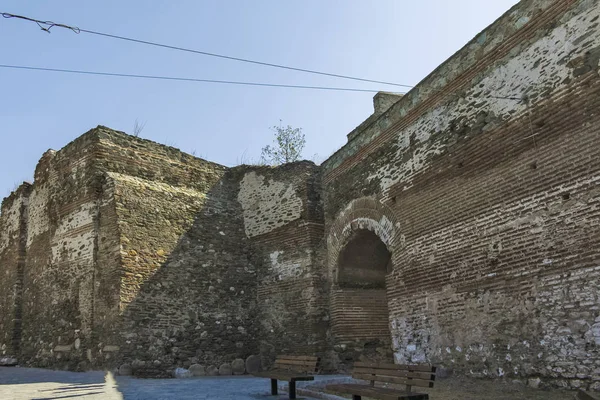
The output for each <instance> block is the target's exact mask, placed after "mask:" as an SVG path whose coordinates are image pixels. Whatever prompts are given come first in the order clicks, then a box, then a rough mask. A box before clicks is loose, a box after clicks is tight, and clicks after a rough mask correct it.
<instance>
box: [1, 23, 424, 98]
mask: <svg viewBox="0 0 600 400" xmlns="http://www.w3.org/2000/svg"><path fill="white" fill-rule="evenodd" d="M1 15H2V16H3V17H4V18H17V19H22V20H26V21H31V22H35V23H36V24H37V25H38V26H39V27H40V28H41V29H42V30H43V31H46V32H48V33H50V29H52V28H53V27H55V26H56V27H59V28H65V29H69V30H71V31H73V32H75V33H80V32H83V33H88V34H91V35H97V36H104V37H108V38H112V39H119V40H124V41H128V42H134V43H140V44H145V45H149V46H155V47H162V48H165V49H171V50H178V51H184V52H188V53H195V54H201V55H204V56H210V57H217V58H223V59H226V60H233V61H239V62H244V63H249V64H256V65H262V66H266V67H273V68H281V69H286V70H291V71H299V72H304V73H308V74H315V75H324V76H330V77H334V78H342V79H351V80H355V81H361V82H370V83H379V84H384V85H392V86H399V87H405V88H412V87H414V86H411V85H404V84H399V83H393V82H385V81H378V80H374V79H365V78H357V77H353V76H348V75H341V74H333V73H329V72H322V71H315V70H310V69H305V68H297V67H291V66H289V65H282V64H273V63H268V62H263V61H256V60H250V59H246V58H240V57H232V56H227V55H223V54H217V53H210V52H207V51H200V50H194V49H189V48H185V47H179V46H172V45H168V44H163V43H156V42H150V41H147V40H141V39H134V38H130V37H125V36H119V35H113V34H110V33H103V32H97V31H92V30H88V29H82V28H78V27H74V26H69V25H64V24H57V23H54V22H52V21H42V20H38V19H34V18H30V17H24V16H22V15H16V14H10V13H2V14H1Z"/></svg>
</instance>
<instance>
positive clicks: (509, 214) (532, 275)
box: [0, 0, 600, 389]
mask: <svg viewBox="0 0 600 400" xmlns="http://www.w3.org/2000/svg"><path fill="white" fill-rule="evenodd" d="M599 23H600V7H599V6H598V2H597V1H591V0H560V1H551V0H524V1H522V2H521V3H519V4H518V5H517V6H515V7H514V8H513V9H512V10H510V11H509V12H507V13H506V14H505V15H504V16H502V17H501V18H500V19H498V20H497V21H496V22H495V23H494V24H493V25H491V26H490V27H489V28H487V29H486V30H485V31H483V32H481V33H480V34H479V35H478V36H477V37H476V38H475V39H473V40H472V41H471V42H470V43H468V44H467V45H466V46H465V47H464V48H463V49H461V50H460V51H459V52H458V53H456V54H455V55H454V56H453V57H451V58H450V59H449V60H448V61H447V62H445V63H444V64H442V65H441V66H440V67H439V68H437V69H436V70H435V71H434V72H433V73H432V74H430V75H429V76H428V77H427V78H426V79H424V80H423V81H422V82H421V83H420V84H419V85H418V86H417V87H415V88H414V89H413V90H411V91H410V92H409V93H408V94H406V95H404V96H399V95H395V94H390V93H381V94H378V95H377V96H376V97H375V99H374V106H375V112H374V114H373V115H372V116H371V117H370V118H368V119H367V120H366V121H365V122H363V123H362V124H361V125H360V126H359V127H357V128H356V129H355V130H353V131H352V132H351V133H350V134H349V135H348V143H347V144H346V145H345V146H344V147H343V148H341V149H340V150H339V151H338V152H336V153H335V154H334V155H333V156H332V157H331V158H329V159H328V160H327V161H326V162H325V163H324V165H323V166H322V167H317V166H315V165H314V164H312V163H310V162H297V163H291V164H287V165H283V166H280V167H277V168H274V167H266V166H262V167H261V166H240V167H236V168H225V167H223V166H220V165H218V164H214V163H210V162H208V161H205V160H201V159H198V158H195V157H192V156H190V155H188V154H185V153H182V152H181V151H179V150H177V149H174V148H172V147H167V146H162V145H159V144H157V143H153V142H150V141H147V140H143V139H139V138H134V137H131V136H128V135H125V134H123V133H120V132H115V131H112V130H110V129H108V128H104V127H98V128H96V129H93V130H92V131H90V132H88V133H87V134H85V135H83V136H81V137H80V138H78V139H76V140H75V141H73V142H72V143H70V144H68V145H67V146H66V147H65V148H63V149H62V150H59V151H58V152H54V151H48V152H47V153H45V154H44V156H43V157H42V159H41V160H40V163H39V164H38V167H37V169H36V173H35V181H34V183H33V185H29V184H25V185H23V186H21V187H20V188H19V189H18V190H17V191H16V192H15V193H13V194H12V195H11V196H9V197H8V198H7V199H5V200H4V201H3V203H2V214H1V215H0V274H1V276H2V279H1V280H0V355H1V356H9V355H10V356H13V355H16V356H18V357H19V360H20V362H21V364H24V365H35V366H51V367H61V368H63V367H64V368H70V369H85V368H91V367H100V366H116V365H120V364H123V363H125V364H126V365H127V368H123V370H124V371H127V370H129V369H130V368H131V369H132V370H133V372H134V373H135V374H138V375H142V376H167V375H170V374H171V373H172V370H173V369H174V368H176V367H188V366H190V365H191V364H201V365H203V366H204V367H205V368H204V369H203V371H204V372H205V373H211V372H212V373H216V372H215V371H217V370H218V367H222V368H220V369H221V370H222V372H223V373H228V371H230V370H231V363H232V362H233V361H234V360H237V361H236V362H235V364H236V365H238V366H239V364H240V362H239V359H240V358H241V359H244V358H245V357H247V356H249V355H257V354H260V355H261V356H262V362H263V365H265V366H267V365H269V364H270V363H271V362H272V360H273V359H274V357H275V355H276V354H281V353H292V354H316V355H319V356H321V357H322V364H321V368H322V370H324V371H328V370H343V369H345V368H347V367H348V366H349V365H350V364H351V363H352V362H353V361H356V360H367V359H375V360H388V361H390V360H392V359H394V360H395V361H396V362H402V363H405V362H410V363H421V362H431V363H434V364H437V365H439V366H442V367H445V368H450V369H453V370H455V371H456V372H457V373H463V374H467V375H470V376H477V377H509V378H511V379H513V378H523V379H531V383H532V384H536V382H540V381H542V382H544V383H549V384H554V385H558V386H564V387H589V388H591V389H600V387H599V386H598V380H599V379H600V374H599V372H598V371H599V370H598V365H597V363H598V362H599V361H598V360H600V354H599V353H598V346H600V300H599V298H600V293H599V291H598V287H599V286H598V284H599V283H600V266H599V265H598V251H597V247H598V245H599V242H600V222H599V221H600V219H599V218H598V217H599V216H600V186H599V184H598V183H599V180H600V161H599V160H600V147H598V145H597V143H598V140H599V139H600V131H599V129H598V126H600V124H599V123H600V121H599V120H598V119H599V118H600V117H599V116H600V113H599V112H598V109H599V107H600V103H599V102H600V96H599V93H600V78H599V74H598V63H599V61H600V50H599V49H600V35H598V33H597V32H598V24H599ZM199 368H200V367H197V368H196V370H197V371H202V369H199Z"/></svg>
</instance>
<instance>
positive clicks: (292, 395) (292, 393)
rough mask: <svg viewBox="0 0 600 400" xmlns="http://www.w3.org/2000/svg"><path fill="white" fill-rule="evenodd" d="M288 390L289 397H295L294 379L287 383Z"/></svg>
mask: <svg viewBox="0 0 600 400" xmlns="http://www.w3.org/2000/svg"><path fill="white" fill-rule="evenodd" d="M288 388H289V391H290V399H295V398H296V381H290V383H289V385H288Z"/></svg>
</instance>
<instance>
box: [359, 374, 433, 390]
mask: <svg viewBox="0 0 600 400" xmlns="http://www.w3.org/2000/svg"><path fill="white" fill-rule="evenodd" d="M352 377H353V378H355V379H363V380H365V381H377V382H388V383H399V384H401V385H410V386H420V387H433V382H432V381H426V380H423V379H410V378H401V377H397V376H381V375H377V376H373V375H365V374H352Z"/></svg>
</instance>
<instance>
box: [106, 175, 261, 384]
mask: <svg viewBox="0 0 600 400" xmlns="http://www.w3.org/2000/svg"><path fill="white" fill-rule="evenodd" d="M238 175H239V174H238V173H236V172H235V171H228V172H226V173H225V175H224V176H223V177H222V179H221V180H220V181H218V182H217V183H216V184H215V185H214V186H213V187H212V188H211V189H210V190H209V191H208V192H207V193H206V194H199V193H197V192H196V193H192V191H186V189H181V190H180V191H177V192H176V191H165V190H153V189H152V187H150V185H151V184H152V183H150V182H148V181H144V182H143V183H140V182H125V181H119V180H118V179H117V180H116V181H115V198H116V207H117V214H118V215H119V220H120V229H121V243H122V251H121V255H122V264H123V277H122V283H121V302H122V303H121V304H122V305H121V310H122V318H123V327H122V331H121V346H120V351H119V354H120V356H119V358H120V360H119V361H121V362H122V363H125V364H129V365H130V367H131V369H132V372H133V374H134V375H137V376H152V377H161V376H165V377H166V376H169V377H171V376H173V370H174V369H175V368H176V367H184V368H189V367H190V366H191V365H194V364H199V365H202V366H203V367H205V368H204V371H203V372H204V373H206V374H208V375H211V374H212V375H216V374H218V372H217V371H218V370H219V369H220V370H221V374H225V375H230V374H231V373H232V372H237V373H239V372H240V371H241V373H243V372H244V365H243V363H241V365H240V360H239V359H241V360H246V358H247V357H248V356H250V355H256V354H257V353H258V349H257V345H258V340H257V339H258V336H259V325H260V324H259V321H258V308H257V304H256V269H255V267H254V265H253V263H252V261H251V259H252V253H251V250H250V247H249V244H248V241H247V239H246V237H245V233H244V222H243V214H242V210H241V206H240V204H239V203H238V201H237V199H236V195H237V191H238V185H239V178H240V177H239V176H238ZM140 185H142V186H145V187H144V188H142V187H140ZM194 215H195V219H194V222H193V224H191V226H189V227H188V228H187V230H185V229H183V228H184V226H185V225H186V221H190V220H192V219H193V216H194ZM174 239H175V240H174ZM169 243H176V244H175V245H174V247H173V248H169ZM172 246H173V245H172ZM104 357H105V361H106V362H108V363H109V364H110V363H111V361H110V357H111V355H110V353H108V354H105V356H104ZM236 359H238V360H237V361H235V362H234V360H236ZM113 361H115V360H113ZM232 363H233V364H232ZM199 365H197V366H196V368H200V366H199ZM125 368H127V366H126V367H125ZM232 368H233V369H234V371H232Z"/></svg>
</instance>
